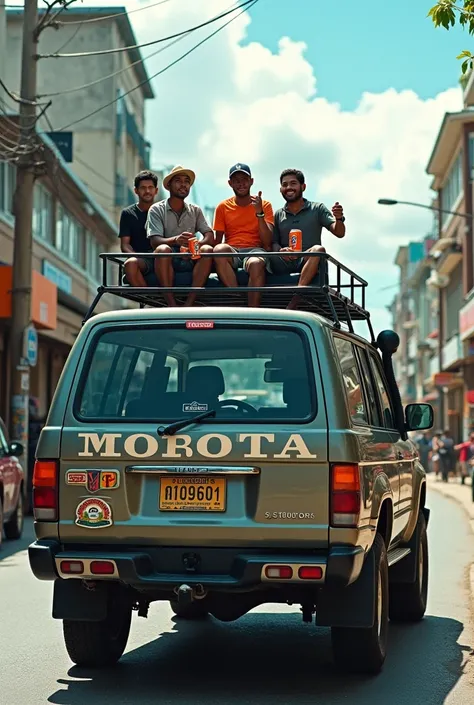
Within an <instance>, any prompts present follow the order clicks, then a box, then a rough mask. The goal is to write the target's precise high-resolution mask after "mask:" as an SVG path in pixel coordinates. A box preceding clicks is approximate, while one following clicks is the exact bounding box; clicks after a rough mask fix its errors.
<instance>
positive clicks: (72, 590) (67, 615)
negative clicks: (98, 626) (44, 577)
mask: <svg viewBox="0 0 474 705" xmlns="http://www.w3.org/2000/svg"><path fill="white" fill-rule="evenodd" d="M107 597H108V586H107V585H106V583H105V582H101V581H98V582H97V583H96V584H95V588H94V589H93V590H89V589H88V588H86V587H85V585H84V583H83V581H82V580H75V579H69V580H63V579H58V580H55V582H54V592H53V619H71V620H78V621H81V622H100V621H102V620H103V619H105V618H106V617H107V605H108V600H107Z"/></svg>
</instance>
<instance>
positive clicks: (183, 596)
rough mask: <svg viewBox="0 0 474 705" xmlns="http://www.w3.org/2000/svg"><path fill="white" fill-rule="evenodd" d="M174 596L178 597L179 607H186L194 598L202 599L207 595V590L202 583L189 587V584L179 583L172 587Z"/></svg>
mask: <svg viewBox="0 0 474 705" xmlns="http://www.w3.org/2000/svg"><path fill="white" fill-rule="evenodd" d="M174 592H175V593H176V597H177V598H178V605H179V607H180V608H182V609H184V608H185V607H188V606H189V605H190V604H191V603H192V602H194V600H203V599H204V598H205V597H206V595H207V590H206V589H205V588H204V587H203V585H195V586H194V587H190V586H189V585H185V584H184V583H183V585H180V586H179V587H176V588H175V589H174Z"/></svg>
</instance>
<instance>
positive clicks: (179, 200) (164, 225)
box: [146, 166, 214, 306]
mask: <svg viewBox="0 0 474 705" xmlns="http://www.w3.org/2000/svg"><path fill="white" fill-rule="evenodd" d="M195 178H196V177H195V174H194V172H193V171H191V170H190V169H183V167H181V166H176V167H174V169H172V171H171V172H170V173H169V174H168V175H167V176H165V178H164V179H163V187H164V188H165V189H167V190H168V191H169V192H170V197H169V198H168V199H166V200H164V201H160V202H159V203H155V204H154V205H153V206H151V208H150V210H149V211H148V219H147V224H146V232H147V237H148V238H149V240H150V243H151V246H152V248H153V250H154V251H155V252H157V253H160V254H164V253H167V254H168V253H171V252H176V253H178V252H179V251H180V248H181V247H186V246H187V244H188V240H189V239H190V238H192V237H194V235H195V234H196V233H201V235H202V236H203V238H202V240H200V243H199V249H200V252H212V251H213V245H214V231H213V230H212V228H211V226H210V225H209V223H208V222H207V220H206V219H205V217H204V214H203V212H202V210H201V209H200V208H199V206H195V205H194V204H193V203H185V199H186V198H187V196H188V195H189V192H190V190H191V186H192V185H193V183H194V180H195ZM211 268H212V257H201V258H200V259H195V260H192V259H191V258H190V257H156V258H155V273H156V276H157V278H158V281H159V282H160V284H161V286H163V287H172V286H173V284H174V274H175V272H191V271H192V273H193V281H192V285H193V287H196V288H198V287H203V286H204V285H205V283H206V281H207V279H208V277H209V274H210V272H211ZM164 296H165V299H166V301H167V302H168V305H169V306H176V300H175V298H174V296H173V294H165V295H164ZM195 299H196V294H194V293H190V294H189V295H188V297H187V299H186V302H185V306H192V305H193V303H194V301H195Z"/></svg>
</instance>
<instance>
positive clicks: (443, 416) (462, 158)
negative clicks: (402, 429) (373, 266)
mask: <svg viewBox="0 0 474 705" xmlns="http://www.w3.org/2000/svg"><path fill="white" fill-rule="evenodd" d="M463 90H464V107H463V109H462V110H460V111H459V112H457V113H446V115H445V116H444V118H443V121H442V124H441V126H440V129H439V132H438V135H437V138H436V141H435V144H434V146H433V150H432V153H431V156H430V158H429V161H428V165H427V173H428V174H429V175H430V176H432V178H433V180H432V189H433V191H434V198H433V206H432V207H433V210H434V214H435V229H434V232H433V237H432V238H427V239H426V240H425V243H424V250H423V254H422V256H420V255H419V254H417V256H416V261H415V263H416V267H415V270H414V271H415V274H412V275H411V277H410V276H405V270H404V265H403V262H404V261H405V259H406V257H407V256H408V257H409V255H408V254H407V251H405V252H403V250H404V248H401V250H400V251H399V253H398V256H397V264H399V266H400V292H399V294H398V296H397V297H396V300H397V301H398V303H396V302H394V305H393V307H395V308H396V306H398V307H399V308H398V315H400V318H397V319H396V320H397V321H400V320H402V321H403V323H402V328H408V330H410V331H411V332H410V336H409V337H411V336H412V335H414V336H416V338H417V344H416V345H415V343H413V342H412V343H411V347H410V351H409V352H407V349H406V348H405V349H404V352H403V353H402V357H403V355H407V356H408V357H406V358H405V363H406V364H407V365H408V367H407V370H408V373H410V372H413V369H414V367H413V364H411V363H412V362H413V355H414V354H415V352H417V356H416V364H415V375H414V377H413V375H410V374H408V377H407V381H406V385H410V393H411V392H412V391H413V380H414V379H415V380H418V384H417V385H416V398H417V399H422V398H424V399H425V400H429V401H431V402H432V403H433V405H434V407H435V411H436V425H437V427H438V428H439V429H441V428H443V429H444V428H449V429H450V431H451V433H452V434H453V436H454V438H455V440H456V441H459V440H462V439H465V438H467V435H468V433H469V432H470V430H471V429H474V276H473V271H474V251H473V177H474V73H471V75H470V76H469V77H468V78H467V79H466V80H465V81H464V82H463ZM412 244H413V243H412ZM409 248H410V246H408V249H409ZM405 250H406V248H405ZM404 290H405V296H406V297H407V298H408V302H409V303H408V304H406V303H405V309H402V303H401V299H402V297H403V295H404V294H403V292H404ZM428 292H429V293H428ZM423 302H424V303H423ZM427 302H429V303H427ZM407 305H408V306H409V307H411V309H410V310H406V306H407ZM426 307H428V308H426ZM423 311H424V313H423ZM394 318H395V317H394ZM399 327H400V326H397V329H399ZM426 333H428V334H427V335H426ZM419 346H421V348H420V347H419ZM420 367H422V368H423V369H420ZM422 378H424V380H423V382H421V380H422ZM409 396H410V395H409ZM410 398H411V397H410Z"/></svg>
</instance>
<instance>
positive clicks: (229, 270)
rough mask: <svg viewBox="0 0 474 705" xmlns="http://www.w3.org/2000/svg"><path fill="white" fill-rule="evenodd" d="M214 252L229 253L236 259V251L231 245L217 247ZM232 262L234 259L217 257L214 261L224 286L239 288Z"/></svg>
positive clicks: (223, 244) (222, 244)
mask: <svg viewBox="0 0 474 705" xmlns="http://www.w3.org/2000/svg"><path fill="white" fill-rule="evenodd" d="M214 252H215V253H218V252H219V253H220V252H229V253H230V254H233V255H234V257H235V250H233V249H232V247H231V246H230V245H226V244H225V243H221V244H219V245H216V246H215V247H214ZM232 260H233V257H216V259H215V260H214V262H215V265H216V272H217V276H218V277H219V279H220V280H221V282H222V283H223V284H224V286H229V287H232V286H239V283H238V281H237V275H236V273H235V269H234V268H233V266H232Z"/></svg>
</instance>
